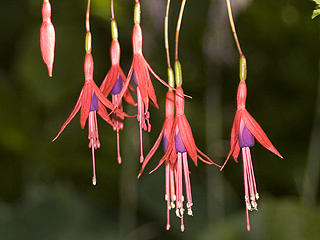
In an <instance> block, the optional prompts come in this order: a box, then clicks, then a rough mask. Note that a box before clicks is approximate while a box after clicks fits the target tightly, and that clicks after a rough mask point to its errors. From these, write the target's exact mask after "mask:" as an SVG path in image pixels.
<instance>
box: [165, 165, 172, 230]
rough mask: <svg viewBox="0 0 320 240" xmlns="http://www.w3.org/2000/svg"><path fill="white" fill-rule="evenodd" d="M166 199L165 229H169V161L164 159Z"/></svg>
mask: <svg viewBox="0 0 320 240" xmlns="http://www.w3.org/2000/svg"><path fill="white" fill-rule="evenodd" d="M165 198H166V201H167V227H166V229H167V230H169V229H170V210H171V204H170V202H171V199H170V165H169V162H168V161H166V196H165Z"/></svg>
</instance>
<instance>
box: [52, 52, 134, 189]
mask: <svg viewBox="0 0 320 240" xmlns="http://www.w3.org/2000/svg"><path fill="white" fill-rule="evenodd" d="M84 75H85V84H84V86H83V88H82V90H81V93H80V96H79V98H78V101H77V103H76V105H75V107H74V109H73V110H72V112H71V114H70V116H69V117H68V119H67V121H66V122H65V123H64V124H63V125H62V127H61V129H60V131H59V133H58V135H57V136H56V137H55V138H54V139H53V141H55V140H56V139H57V138H58V137H59V135H60V134H61V133H62V131H63V130H64V129H65V128H66V126H67V125H68V124H69V123H70V121H71V120H72V119H73V118H74V117H75V115H76V114H77V112H78V111H79V110H80V125H81V127H82V128H84V126H85V123H86V121H87V119H88V118H89V120H88V130H89V133H88V139H89V148H91V149H92V164H93V178H92V184H93V185H96V172H95V157H94V150H95V149H97V148H100V142H99V136H98V125H97V117H96V114H97V113H98V114H99V115H100V116H101V117H102V119H104V120H105V121H106V122H107V123H109V124H110V125H111V126H114V125H113V123H112V121H111V120H110V117H109V114H108V112H107V110H106V108H105V106H106V107H107V108H109V109H112V110H114V106H113V104H112V103H111V102H110V101H109V100H108V99H107V98H106V97H105V96H104V95H103V93H102V92H101V91H100V89H99V87H98V86H97V85H96V84H95V82H94V81H93V59H92V55H91V52H90V51H87V53H86V56H85V62H84ZM115 111H116V112H117V113H119V114H122V115H124V116H128V115H127V114H125V113H124V112H122V111H121V110H119V109H115Z"/></svg>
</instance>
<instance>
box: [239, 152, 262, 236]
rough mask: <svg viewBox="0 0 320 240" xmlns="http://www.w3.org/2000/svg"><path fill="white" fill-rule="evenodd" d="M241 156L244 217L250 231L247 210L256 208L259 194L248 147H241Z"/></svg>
mask: <svg viewBox="0 0 320 240" xmlns="http://www.w3.org/2000/svg"><path fill="white" fill-rule="evenodd" d="M242 158H243V176H244V192H245V204H246V218H247V230H248V231H250V223H249V212H248V211H252V210H258V209H257V206H258V204H257V202H256V201H257V200H258V198H259V194H258V192H257V187H256V181H255V176H254V171H253V165H252V159H251V153H250V148H249V147H243V148H242Z"/></svg>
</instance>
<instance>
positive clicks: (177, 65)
mask: <svg viewBox="0 0 320 240" xmlns="http://www.w3.org/2000/svg"><path fill="white" fill-rule="evenodd" d="M174 71H175V75H176V76H175V78H176V85H177V87H180V86H181V85H182V70H181V64H180V62H179V61H178V60H176V61H175V63H174Z"/></svg>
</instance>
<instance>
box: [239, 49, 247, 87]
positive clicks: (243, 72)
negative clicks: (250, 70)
mask: <svg viewBox="0 0 320 240" xmlns="http://www.w3.org/2000/svg"><path fill="white" fill-rule="evenodd" d="M239 74H240V81H245V80H246V79H247V60H246V58H245V56H244V55H241V56H240V73H239Z"/></svg>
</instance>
